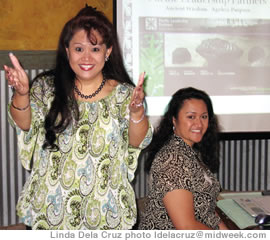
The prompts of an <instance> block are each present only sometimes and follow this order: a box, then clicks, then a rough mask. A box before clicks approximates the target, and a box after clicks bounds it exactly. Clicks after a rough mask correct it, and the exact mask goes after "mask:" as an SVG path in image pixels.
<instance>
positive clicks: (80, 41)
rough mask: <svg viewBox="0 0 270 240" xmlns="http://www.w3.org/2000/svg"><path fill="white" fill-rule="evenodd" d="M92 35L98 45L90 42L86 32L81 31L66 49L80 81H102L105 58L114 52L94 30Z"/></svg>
mask: <svg viewBox="0 0 270 240" xmlns="http://www.w3.org/2000/svg"><path fill="white" fill-rule="evenodd" d="M91 34H94V37H95V38H96V42H97V44H96V45H93V43H91V42H90V40H89V38H88V37H87V34H86V32H85V31H84V30H79V31H77V32H76V33H75V34H74V36H73V38H72V39H71V41H70V42H69V47H68V48H66V51H67V56H68V59H69V64H70V66H71V68H72V70H73V71H74V73H75V74H76V78H77V79H78V80H79V81H89V80H91V81H92V80H97V81H101V80H102V78H103V76H102V69H103V67H104V64H105V57H106V56H107V57H108V56H109V55H110V53H111V51H112V48H107V47H106V45H105V44H104V43H103V41H102V37H101V36H100V34H99V33H98V32H97V31H95V30H93V31H92V33H91Z"/></svg>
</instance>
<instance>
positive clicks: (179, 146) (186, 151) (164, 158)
mask: <svg viewBox="0 0 270 240" xmlns="http://www.w3.org/2000/svg"><path fill="white" fill-rule="evenodd" d="M149 185H150V186H149V187H150V188H149V195H148V196H147V199H146V203H145V211H144V213H143V214H142V218H141V219H140V224H139V229H144V230H145V229H162V230H166V229H175V227H174V226H173V224H172V221H171V219H170V218H169V216H168V214H167V211H166V209H165V206H164V205H163V201H162V199H163V198H164V196H165V195H166V193H168V192H170V191H173V190H176V189H185V190H188V191H190V192H192V194H193V203H194V210H195V217H196V219H197V220H198V221H199V222H201V223H203V224H205V225H207V226H208V227H210V228H213V229H218V224H219V222H220V218H219V217H218V216H217V215H216V214H215V208H216V198H217V196H218V194H219V192H220V184H219V182H218V180H217V179H216V178H215V176H214V174H213V173H211V172H210V170H209V169H208V168H205V167H203V166H202V162H201V161H200V160H199V157H198V154H197V153H196V152H195V151H194V150H193V149H192V148H191V147H190V146H189V145H187V144H186V143H185V142H184V141H183V140H182V139H181V138H180V137H178V136H176V135H174V136H173V137H172V138H171V139H170V140H169V141H168V143H167V144H165V146H163V148H162V149H161V150H160V151H159V152H158V153H157V155H156V157H155V159H154V161H153V164H152V167H151V170H150V182H149Z"/></svg>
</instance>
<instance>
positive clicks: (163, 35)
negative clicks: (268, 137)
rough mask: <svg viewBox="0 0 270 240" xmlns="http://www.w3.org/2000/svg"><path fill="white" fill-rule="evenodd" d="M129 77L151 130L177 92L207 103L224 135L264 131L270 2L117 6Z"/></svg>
mask: <svg viewBox="0 0 270 240" xmlns="http://www.w3.org/2000/svg"><path fill="white" fill-rule="evenodd" d="M116 2H117V5H116V6H117V9H116V13H117V19H116V21H117V32H118V36H119V40H120V44H121V47H122V51H123V57H124V61H125V64H126V67H127V69H128V72H129V74H130V76H131V77H132V79H133V80H134V82H135V83H136V82H137V79H138V76H139V74H140V72H143V71H145V72H146V77H147V79H146V86H145V91H146V94H147V97H146V101H147V113H148V115H149V116H150V119H151V121H152V122H153V124H154V125H155V124H156V122H157V121H158V120H159V118H160V116H161V115H162V114H163V113H164V111H165V108H166V106H167V104H168V101H169V100H170V97H171V95H172V94H173V93H174V92H175V91H176V90H178V89H179V88H183V87H188V86H192V87H195V88H199V89H202V90H204V91H206V92H207V93H208V94H209V95H210V96H211V99H212V102H213V105H214V111H215V113H216V114H217V115H218V118H219V122H220V125H221V127H222V131H223V132H268V131H270V36H269V34H270V14H269V13H270V1H267V0H117V1H116Z"/></svg>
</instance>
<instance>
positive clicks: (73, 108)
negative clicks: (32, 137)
mask: <svg viewBox="0 0 270 240" xmlns="http://www.w3.org/2000/svg"><path fill="white" fill-rule="evenodd" d="M81 29H83V30H85V31H86V33H87V34H88V38H89V40H90V42H91V43H92V44H93V45H95V44H97V39H96V37H95V35H94V34H93V30H96V31H97V32H98V33H99V34H100V35H101V37H102V39H103V43H104V44H105V45H106V47H107V48H110V47H112V52H111V54H110V57H109V60H108V61H107V62H106V63H105V65H104V68H103V75H104V77H105V78H106V79H114V80H116V81H118V82H120V83H128V84H131V85H133V86H134V83H133V82H132V81H131V79H130V77H129V75H128V73H127V71H126V69H125V67H124V63H123V58H122V55H121V51H120V46H119V42H118V38H117V34H116V31H115V29H114V27H113V25H112V23H111V22H110V21H109V20H108V18H107V17H106V16H105V15H104V14H103V13H102V12H100V11H97V10H96V9H95V8H92V7H90V6H87V5H86V7H84V8H83V9H81V10H80V11H79V12H78V14H77V15H76V16H75V17H74V18H72V19H70V20H69V21H68V22H67V23H66V24H65V26H64V28H63V30H62V33H61V35H60V39H59V43H58V49H57V56H56V65H55V69H54V70H52V71H50V72H48V73H47V74H53V75H54V87H55V97H54V100H53V102H52V106H51V108H50V111H49V113H48V115H47V116H46V119H45V130H46V135H45V137H46V138H45V142H44V145H43V148H46V147H48V148H52V149H55V148H56V149H58V147H57V145H56V144H55V140H56V133H60V132H62V131H64V130H65V129H66V127H67V126H68V125H69V124H70V122H71V120H72V119H73V118H74V119H75V120H78V119H79V109H78V104H77V102H76V99H75V96H74V91H73V90H74V86H75V73H74V72H73V70H72V69H71V67H70V64H69V60H68V56H67V53H66V48H67V47H68V46H69V43H70V41H71V39H72V37H73V36H74V34H75V33H76V32H77V31H79V30H81ZM36 79H37V78H36ZM59 115H60V116H61V118H60V119H61V120H60V121H59V122H57V121H56V119H58V116H59Z"/></svg>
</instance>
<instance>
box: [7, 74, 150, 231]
mask: <svg viewBox="0 0 270 240" xmlns="http://www.w3.org/2000/svg"><path fill="white" fill-rule="evenodd" d="M132 91H133V87H131V86H129V85H127V84H118V86H117V87H116V88H115V89H114V90H113V91H112V93H111V94H110V95H109V96H107V97H105V98H103V99H102V100H100V101H96V102H93V103H87V102H78V104H79V111H80V119H79V121H78V122H75V121H73V122H72V124H70V125H69V126H68V127H67V129H66V130H65V131H64V132H63V133H61V134H58V135H57V144H58V146H59V151H54V152H52V151H49V150H47V149H46V150H43V149H42V145H43V143H44V139H45V130H44V119H45V116H46V114H47V113H48V109H49V108H50V106H51V103H52V100H53V98H54V95H53V92H54V88H53V79H52V77H48V76H47V77H42V78H40V79H39V80H38V81H35V82H34V84H33V86H32V88H31V94H30V99H31V111H32V122H31V128H30V130H29V131H27V132H26V131H22V130H20V129H19V128H18V126H16V124H15V122H13V120H12V118H11V115H10V112H9V121H10V123H11V124H12V125H13V126H14V127H15V128H16V132H17V135H18V149H19V157H20V160H21V162H22V165H23V166H24V167H25V168H26V169H28V170H30V169H31V175H30V177H29V179H28V180H27V182H26V184H25V185H24V188H23V191H22V192H21V194H20V197H19V201H18V204H17V214H18V215H19V216H20V217H21V219H22V221H23V222H24V223H25V224H26V225H29V226H32V228H33V229H130V228H132V226H133V225H134V223H135V222H136V211H137V210H136V203H135V194H134V190H133V188H132V187H131V185H130V182H131V181H132V180H133V178H134V172H135V170H136V167H137V158H138V155H139V153H140V151H141V150H142V149H143V148H145V147H146V146H147V145H148V144H149V143H150V141H151V138H152V127H151V126H150V124H149V130H148V132H147V135H146V137H145V139H144V141H143V142H142V143H141V145H140V146H139V148H134V147H131V146H130V145H129V144H128V127H129V109H128V105H129V103H130V98H131V93H132ZM9 107H10V105H9ZM32 165H33V166H32Z"/></svg>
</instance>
